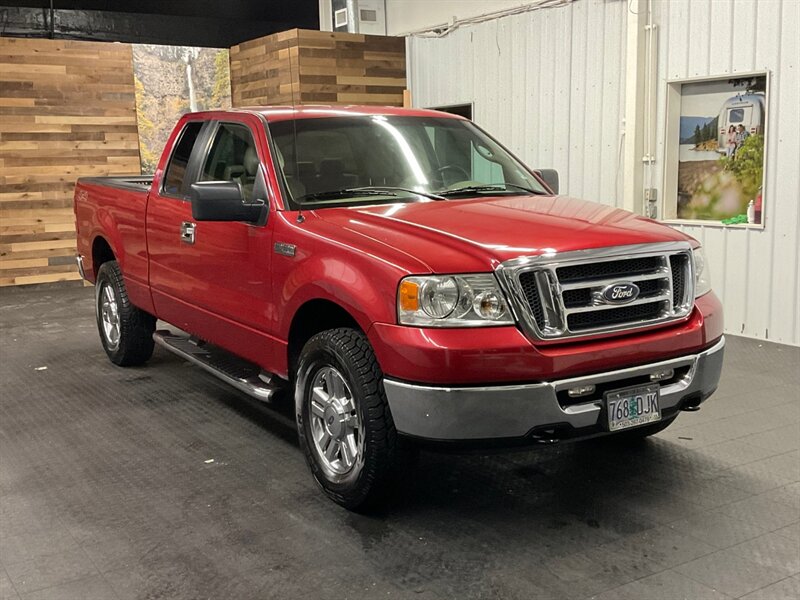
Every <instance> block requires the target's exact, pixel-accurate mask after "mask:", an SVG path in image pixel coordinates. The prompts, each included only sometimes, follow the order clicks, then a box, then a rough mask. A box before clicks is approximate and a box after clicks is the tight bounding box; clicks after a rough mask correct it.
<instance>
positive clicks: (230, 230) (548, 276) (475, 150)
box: [75, 106, 724, 508]
mask: <svg viewBox="0 0 800 600" xmlns="http://www.w3.org/2000/svg"><path fill="white" fill-rule="evenodd" d="M548 181H549V182H550V183H548ZM557 187H558V184H557V175H555V173H554V172H551V171H534V170H531V169H529V168H528V167H526V166H525V165H524V164H523V163H522V162H521V161H519V160H518V159H517V158H515V157H514V156H513V155H512V154H511V153H510V152H509V151H508V150H506V149H505V148H503V147H502V146H501V145H500V144H499V143H498V142H497V141H495V140H494V139H493V138H492V137H490V136H489V135H487V134H486V133H485V132H484V131H482V130H481V129H480V128H479V127H477V126H476V125H474V124H473V123H472V122H470V121H468V120H466V119H462V118H460V117H457V116H453V115H449V114H444V113H440V112H435V111H427V110H404V109H396V108H375V107H315V106H304V107H295V108H293V107H266V108H253V109H246V110H245V109H243V110H231V111H217V112H204V113H195V114H189V115H186V116H185V117H183V118H182V119H181V120H180V122H179V123H178V124H177V126H176V128H175V131H174V132H173V133H172V135H171V137H170V139H169V141H168V143H167V146H166V149H165V150H164V153H163V156H162V157H161V160H160V162H159V165H158V168H157V169H156V172H155V175H154V176H153V177H152V178H150V177H138V176H132V177H113V178H112V177H105V178H87V179H81V180H79V181H78V184H77V187H76V190H75V215H76V220H77V231H78V252H79V256H78V265H79V268H80V270H81V273H82V274H83V276H84V277H85V278H86V279H87V280H88V281H90V282H92V283H94V284H95V288H96V294H95V297H96V311H97V324H98V328H99V331H100V339H101V341H102V344H103V347H104V348H105V351H106V353H107V354H108V356H109V358H110V359H111V361H112V362H114V363H115V364H117V365H120V366H127V365H137V364H141V363H144V362H145V361H147V360H148V359H149V358H150V356H151V354H152V352H153V345H154V343H158V344H160V345H162V346H164V347H165V348H167V349H169V350H171V351H173V352H175V353H177V354H178V355H180V356H182V357H184V358H186V359H188V360H190V361H192V362H194V363H196V364H197V365H199V366H201V367H203V368H204V369H206V370H208V371H210V372H211V373H213V374H214V375H216V376H218V377H220V378H221V379H223V380H225V381H227V382H228V383H230V384H231V385H233V386H236V387H237V388H239V389H240V390H242V391H244V392H245V393H247V394H250V395H251V396H254V397H256V398H260V399H263V400H269V399H270V398H271V397H272V395H273V394H274V393H275V392H276V391H277V390H279V389H281V388H283V389H287V390H289V391H290V393H291V394H292V395H293V397H294V405H295V408H296V410H295V411H294V412H295V413H296V421H297V428H298V432H299V438H300V445H301V447H302V449H303V451H304V453H305V456H306V458H307V461H308V464H309V466H310V468H311V471H312V473H313V475H314V477H315V479H316V481H317V482H318V483H319V485H320V486H321V487H322V489H323V490H324V492H325V493H327V494H328V495H329V496H330V497H331V498H332V499H333V500H335V501H336V502H338V503H340V504H342V505H344V506H346V507H348V508H357V507H360V506H363V505H365V504H367V503H370V502H373V501H375V499H376V498H379V497H380V495H381V493H382V492H383V491H384V490H385V489H387V486H388V485H389V484H390V483H391V481H392V479H393V474H394V473H397V470H396V469H397V467H398V466H399V465H400V463H401V462H402V458H401V457H402V456H403V455H404V452H401V449H402V448H404V447H405V446H406V445H408V444H409V442H411V443H413V442H414V441H417V442H419V441H423V440H424V441H427V442H439V443H443V442H444V443H446V442H451V443H459V444H463V443H472V444H477V445H484V444H487V443H491V444H493V445H507V446H514V445H518V444H527V443H531V444H535V443H554V442H558V441H562V440H568V439H579V438H589V437H596V436H602V435H613V436H615V437H616V438H617V439H621V440H625V439H627V440H635V439H641V438H642V437H644V436H648V435H652V434H653V433H656V432H658V431H661V430H662V429H664V428H665V427H667V426H668V425H669V424H670V423H671V422H672V421H674V420H675V418H676V416H677V415H678V413H679V412H680V411H682V410H686V411H691V410H696V409H697V408H698V407H699V405H700V403H701V402H703V401H704V400H705V399H706V398H707V397H708V396H709V395H710V394H711V393H712V392H713V391H714V390H715V388H716V387H717V383H718V380H719V376H720V371H721V367H722V357H723V347H724V338H723V335H722V310H721V306H720V303H719V301H718V300H717V298H716V296H715V295H714V293H713V292H712V291H711V288H710V284H709V278H708V270H707V267H705V266H704V265H705V261H704V259H703V254H702V251H701V248H700V247H699V244H698V242H696V241H695V240H693V239H692V238H690V237H687V236H686V235H684V234H682V233H680V232H678V231H676V230H675V229H672V228H670V227H667V226H665V225H662V224H659V223H657V222H655V221H652V220H649V219H646V218H643V217H640V216H637V215H634V214H631V213H629V212H626V211H624V210H620V209H617V208H612V207H609V206H605V205H601V204H593V203H590V202H584V201H581V200H576V199H572V198H567V197H561V196H558V195H557V192H558V190H557ZM156 319H161V320H163V321H165V322H167V323H169V324H171V325H172V326H174V327H175V328H176V330H179V331H173V332H170V331H157V330H156Z"/></svg>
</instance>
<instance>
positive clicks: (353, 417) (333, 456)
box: [310, 367, 364, 476]
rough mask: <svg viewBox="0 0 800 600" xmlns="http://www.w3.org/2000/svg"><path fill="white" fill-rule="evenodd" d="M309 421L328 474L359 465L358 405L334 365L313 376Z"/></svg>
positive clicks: (360, 452)
mask: <svg viewBox="0 0 800 600" xmlns="http://www.w3.org/2000/svg"><path fill="white" fill-rule="evenodd" d="M310 424H311V435H312V437H313V438H314V450H315V451H316V454H317V458H318V459H319V462H320V463H321V465H322V466H323V467H324V468H325V470H326V471H328V472H329V474H330V475H334V476H341V475H346V474H348V473H350V472H351V471H352V470H353V469H354V468H355V467H356V466H357V465H359V464H360V461H359V459H360V457H361V454H362V450H363V445H364V436H363V429H362V426H361V422H360V419H359V417H358V408H357V407H356V403H355V399H354V398H353V393H352V392H351V391H350V388H349V387H348V385H347V382H345V380H344V377H342V374H341V373H340V372H339V371H337V370H336V369H334V368H333V367H323V368H322V369H320V370H319V371H317V373H316V375H315V376H314V380H313V382H312V384H311V401H310Z"/></svg>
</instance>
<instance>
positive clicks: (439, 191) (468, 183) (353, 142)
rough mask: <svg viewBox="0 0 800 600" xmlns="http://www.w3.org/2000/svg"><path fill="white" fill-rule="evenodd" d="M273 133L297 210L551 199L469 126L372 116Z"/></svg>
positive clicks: (318, 121) (277, 127)
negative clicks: (493, 198) (518, 197)
mask: <svg viewBox="0 0 800 600" xmlns="http://www.w3.org/2000/svg"><path fill="white" fill-rule="evenodd" d="M295 128H296V131H295ZM269 130H270V134H271V135H272V139H273V141H274V143H275V146H276V151H277V155H278V161H279V163H280V166H281V170H282V172H283V177H284V181H285V182H286V189H287V191H288V192H289V195H290V197H291V204H292V205H293V206H295V207H324V206H351V205H359V204H381V203H389V202H415V201H425V200H444V199H446V198H466V197H478V196H482V195H493V196H497V195H504V194H515V195H519V194H546V193H547V192H546V191H545V189H544V187H543V186H542V185H541V184H540V183H539V182H538V181H537V180H536V178H535V177H534V176H533V175H531V174H530V172H529V171H528V170H527V169H526V168H525V166H523V165H522V164H521V163H520V162H519V161H517V160H516V159H514V158H513V157H512V156H511V155H510V154H509V153H508V152H506V151H505V150H504V149H503V148H501V147H500V146H499V145H498V144H497V143H496V142H494V141H493V140H492V139H491V138H489V137H488V136H487V135H486V134H485V133H483V132H482V131H481V130H480V129H478V128H477V127H476V126H475V125H473V124H472V123H471V122H470V121H465V120H461V119H449V118H429V117H395V116H382V115H368V116H352V117H350V116H348V117H330V118H311V119H297V120H294V121H291V120H287V121H279V122H276V123H270V125H269Z"/></svg>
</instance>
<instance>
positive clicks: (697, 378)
mask: <svg viewBox="0 0 800 600" xmlns="http://www.w3.org/2000/svg"><path fill="white" fill-rule="evenodd" d="M724 348H725V338H724V337H723V338H721V339H720V341H719V342H717V343H716V344H715V345H714V346H712V347H711V348H709V349H707V350H704V351H703V352H700V353H698V354H692V355H689V356H683V357H681V358H675V359H671V360H665V361H661V362H657V363H650V364H648V365H642V366H638V367H631V368H628V369H621V370H618V371H608V372H605V373H596V374H594V375H586V376H583V377H574V378H571V379H561V380H558V381H547V382H541V383H532V384H525V385H499V386H482V387H435V386H427V385H417V384H413V383H404V382H401V381H395V380H393V379H390V378H385V379H384V388H385V389H386V397H387V399H388V401H389V407H390V408H391V411H392V417H393V419H394V423H395V427H397V431H398V432H400V433H403V434H406V435H411V436H414V437H419V438H426V439H432V440H443V441H456V440H493V439H501V438H524V437H526V436H528V435H530V434H532V432H534V431H535V430H536V429H541V428H547V427H548V426H558V427H561V428H567V429H571V430H572V431H574V432H575V433H576V434H577V437H580V436H581V435H595V434H599V433H603V432H604V428H603V427H602V423H601V410H602V402H601V401H597V400H592V401H591V402H586V403H578V404H570V405H568V406H562V405H561V403H560V402H559V399H558V395H557V394H558V392H559V391H562V390H567V389H570V388H575V387H578V386H583V385H599V384H609V383H610V384H613V383H614V382H615V381H621V382H624V381H625V380H630V379H631V378H636V377H640V376H647V375H649V374H650V373H653V372H655V371H659V370H663V369H680V368H681V367H688V371H687V372H686V374H685V375H684V376H683V377H681V378H680V379H678V380H676V381H674V382H672V383H669V384H666V385H662V386H661V398H660V407H661V412H662V415H664V416H665V417H667V418H668V417H669V416H670V415H672V414H674V413H676V412H677V411H678V410H680V409H682V408H684V407H685V406H687V405H688V406H689V407H695V406H697V405H698V404H699V403H701V402H702V401H704V400H705V399H706V398H707V397H708V396H710V395H711V394H712V393H713V392H714V390H715V389H716V388H717V384H718V382H719V378H720V373H721V371H722V357H723V354H724ZM620 387H626V386H625V385H621V386H620Z"/></svg>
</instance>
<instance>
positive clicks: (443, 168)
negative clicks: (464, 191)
mask: <svg viewBox="0 0 800 600" xmlns="http://www.w3.org/2000/svg"><path fill="white" fill-rule="evenodd" d="M447 171H455V172H456V173H459V174H461V175H463V176H464V177H463V179H472V175H470V174H469V173H467V170H466V169H465V168H463V167H459V166H458V165H453V164H450V165H443V166H441V167H439V168H438V169H436V171H435V172H436V174H437V175H439V176H440V177H441V178H442V183H445V184H446V183H447V182H446V181H445V177H444V174H445V173H446V172H447Z"/></svg>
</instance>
